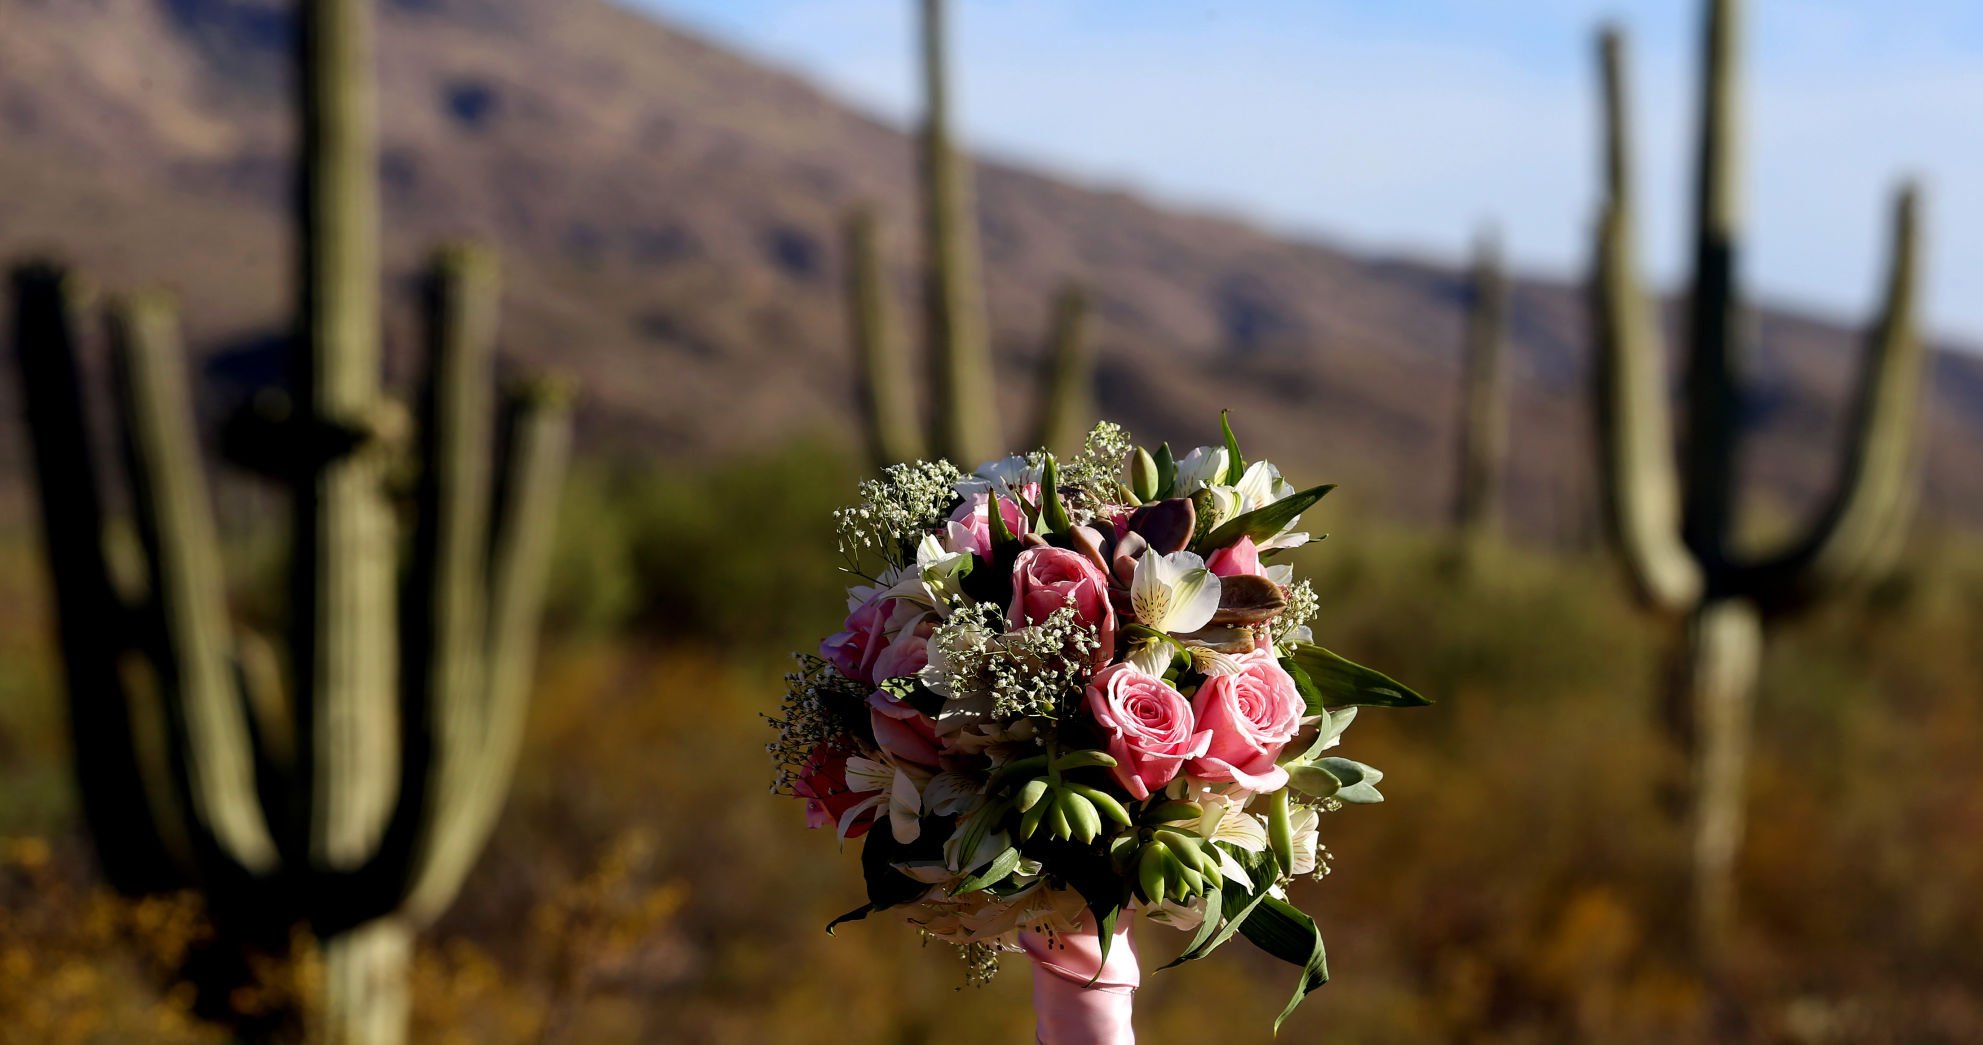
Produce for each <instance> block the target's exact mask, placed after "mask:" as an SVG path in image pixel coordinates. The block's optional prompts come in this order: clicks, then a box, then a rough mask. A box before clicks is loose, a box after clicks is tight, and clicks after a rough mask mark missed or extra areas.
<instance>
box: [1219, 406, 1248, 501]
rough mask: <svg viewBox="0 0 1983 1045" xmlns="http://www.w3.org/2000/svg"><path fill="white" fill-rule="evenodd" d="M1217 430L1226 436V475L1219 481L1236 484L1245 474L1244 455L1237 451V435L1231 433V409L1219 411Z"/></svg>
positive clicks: (1230, 484)
mask: <svg viewBox="0 0 1983 1045" xmlns="http://www.w3.org/2000/svg"><path fill="white" fill-rule="evenodd" d="M1219 431H1220V433H1221V434H1223V435H1224V436H1225V437H1226V475H1225V478H1224V479H1221V480H1220V482H1223V483H1224V484H1225V485H1227V486H1238V485H1239V481H1240V479H1241V478H1243V477H1244V476H1245V475H1246V457H1245V455H1243V454H1241V453H1240V452H1239V437H1238V436H1236V435H1234V434H1232V411H1230V410H1221V411H1219Z"/></svg>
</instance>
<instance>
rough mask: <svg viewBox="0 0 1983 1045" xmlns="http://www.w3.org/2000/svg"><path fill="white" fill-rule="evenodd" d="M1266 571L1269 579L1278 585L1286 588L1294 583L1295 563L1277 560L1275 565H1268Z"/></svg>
mask: <svg viewBox="0 0 1983 1045" xmlns="http://www.w3.org/2000/svg"><path fill="white" fill-rule="evenodd" d="M1256 547H1257V545H1256ZM1266 572H1267V579H1268V580H1270V581H1273V582H1274V583H1275V584H1276V585H1278V586H1280V587H1283V588H1286V587H1288V586H1290V585H1292V584H1293V583H1294V564H1293V563H1288V562H1277V563H1275V564H1274V565H1272V566H1269V567H1267V571H1266Z"/></svg>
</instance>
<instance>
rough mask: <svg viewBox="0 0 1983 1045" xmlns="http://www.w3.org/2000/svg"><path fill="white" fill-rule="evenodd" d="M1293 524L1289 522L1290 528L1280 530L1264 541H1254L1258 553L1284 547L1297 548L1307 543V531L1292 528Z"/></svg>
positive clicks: (1263, 553)
mask: <svg viewBox="0 0 1983 1045" xmlns="http://www.w3.org/2000/svg"><path fill="white" fill-rule="evenodd" d="M1294 525H1295V524H1294V523H1289V524H1288V526H1289V527H1290V529H1286V530H1282V531H1281V532H1280V533H1277V534H1275V535H1274V536H1272V537H1269V538H1267V539H1266V540H1264V541H1255V542H1254V544H1253V546H1254V547H1255V548H1258V549H1259V550H1260V554H1262V555H1265V554H1267V553H1268V552H1272V551H1280V550H1282V549H1284V548H1299V547H1301V546H1302V545H1304V544H1307V543H1308V541H1309V534H1308V531H1307V530H1296V529H1292V527H1293V526H1294Z"/></svg>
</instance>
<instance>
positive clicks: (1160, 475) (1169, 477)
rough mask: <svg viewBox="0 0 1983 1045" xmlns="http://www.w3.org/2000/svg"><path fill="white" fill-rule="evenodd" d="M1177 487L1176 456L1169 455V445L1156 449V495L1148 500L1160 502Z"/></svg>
mask: <svg viewBox="0 0 1983 1045" xmlns="http://www.w3.org/2000/svg"><path fill="white" fill-rule="evenodd" d="M1176 486H1177V456H1176V455H1175V454H1172V453H1171V444H1169V443H1165V444H1163V445H1161V446H1159V447H1157V495H1156V496H1155V497H1151V498H1147V499H1148V500H1152V501H1156V500H1161V499H1163V498H1165V497H1169V496H1170V495H1171V490H1173V489H1175V488H1176Z"/></svg>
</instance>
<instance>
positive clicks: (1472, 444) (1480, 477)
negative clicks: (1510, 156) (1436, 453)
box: [1453, 233, 1508, 550]
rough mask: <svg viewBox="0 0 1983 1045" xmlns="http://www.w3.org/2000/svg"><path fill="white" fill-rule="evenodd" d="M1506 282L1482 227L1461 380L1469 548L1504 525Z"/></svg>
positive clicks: (1459, 514)
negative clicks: (1502, 521)
mask: <svg viewBox="0 0 1983 1045" xmlns="http://www.w3.org/2000/svg"><path fill="white" fill-rule="evenodd" d="M1507 312H1508V287H1507V280H1506V278H1505V277H1504V276H1503V275H1502V270H1501V248H1500V244H1499V243H1498V242H1497V241H1496V239H1495V237H1494V236H1493V234H1492V233H1484V234H1482V236H1481V237H1480V240H1479V241H1478V243H1477V244H1476V246H1475V248H1474V266H1473V308H1472V310H1471V312H1470V314H1469V315H1468V319H1467V344H1466V358H1465V361H1464V362H1463V364H1462V371H1461V378H1460V380H1461V386H1460V453H1459V460H1460V474H1459V485H1458V495H1457V497H1456V498H1455V500H1454V506H1453V515H1454V519H1453V522H1454V525H1455V527H1456V528H1457V530H1458V531H1459V538H1460V542H1461V548H1462V549H1463V550H1465V549H1470V548H1473V547H1475V546H1477V545H1478V544H1480V543H1481V542H1482V541H1483V540H1485V539H1487V538H1489V537H1491V536H1493V534H1494V533H1495V531H1496V530H1498V529H1499V528H1500V505H1501V497H1500V493H1501V471H1502V465H1503V462H1504V460H1505V458H1506V457H1507V453H1508V451H1507V446H1508V406H1507V390H1506V387H1505V386H1506V384H1507V382H1506V379H1505V378H1504V376H1503V373H1502V372H1503V370H1504V367H1505V364H1504V363H1503V361H1502V357H1503V356H1504V355H1505V352H1504V348H1503V346H1504V343H1505V341H1506V334H1505V331H1504V329H1503V328H1504V327H1505V326H1506V325H1507Z"/></svg>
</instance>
